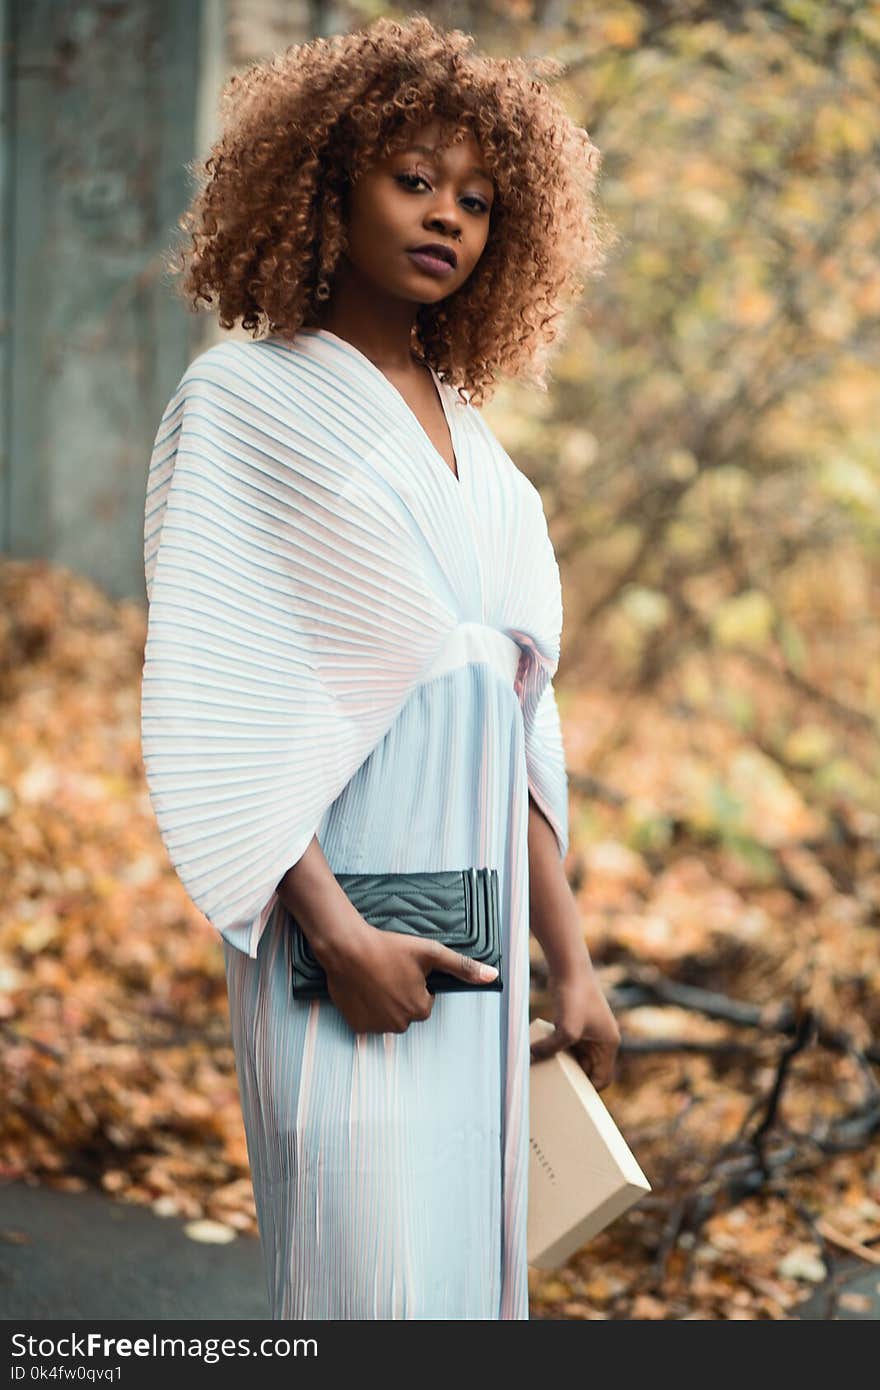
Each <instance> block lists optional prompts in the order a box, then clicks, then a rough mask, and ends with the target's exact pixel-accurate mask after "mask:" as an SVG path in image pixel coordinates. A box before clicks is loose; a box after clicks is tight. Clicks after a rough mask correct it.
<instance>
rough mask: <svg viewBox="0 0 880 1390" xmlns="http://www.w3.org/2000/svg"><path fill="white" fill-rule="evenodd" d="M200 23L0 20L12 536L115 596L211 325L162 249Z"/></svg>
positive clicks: (58, 0) (161, 12)
mask: <svg viewBox="0 0 880 1390" xmlns="http://www.w3.org/2000/svg"><path fill="white" fill-rule="evenodd" d="M205 3H206V4H207V5H208V6H209V7H211V8H212V9H214V10H216V5H213V4H212V0H205ZM202 18H203V16H202V0H182V2H181V3H174V0H127V3H119V4H114V5H107V4H101V3H94V0H92V2H90V0H55V3H50V2H49V0H4V3H3V11H2V21H0V22H2V26H3V34H2V37H3V40H4V43H3V60H2V64H0V68H2V71H0V112H2V121H3V126H2V142H0V178H2V203H0V222H2V231H3V239H4V240H3V249H4V257H3V261H4V275H3V281H2V289H0V315H2V318H0V325H2V327H0V397H2V399H0V407H2V418H0V427H2V440H0V445H2V453H0V547H2V549H3V551H5V553H6V554H9V555H13V556H16V557H41V558H43V557H44V558H47V559H49V560H50V561H51V562H53V563H55V564H59V565H65V566H69V567H70V568H72V569H74V570H77V571H79V572H81V573H84V574H86V575H88V576H89V577H91V578H93V579H94V580H95V581H96V582H98V583H99V584H100V585H101V586H102V587H103V588H104V589H106V590H107V591H108V592H109V593H111V594H113V595H115V596H118V597H121V596H130V597H137V596H143V591H144V584H143V536H142V527H143V494H144V482H145V476H146V466H147V462H148V456H149V447H150V444H151V443H152V439H153V437H154V435H155V430H156V426H157V424H158V421H159V417H160V415H161V413H162V409H163V408H164V405H165V403H166V402H167V399H168V397H169V396H170V394H171V392H172V391H173V389H174V386H175V385H176V382H177V381H178V379H179V377H180V375H181V373H182V372H183V370H184V368H185V366H186V364H187V362H188V361H189V360H190V358H191V357H192V355H193V353H194V351H195V350H197V348H198V346H199V344H200V341H201V334H202V331H203V320H202V319H201V318H200V317H199V316H196V315H192V314H187V312H186V311H185V309H184V308H183V307H182V306H181V305H180V304H179V303H178V302H177V301H176V300H175V298H174V296H173V294H172V293H171V290H170V287H169V284H168V282H167V280H165V279H163V270H162V266H161V264H160V260H159V256H160V253H161V251H162V250H163V249H164V248H165V247H166V246H167V244H168V242H169V239H170V237H171V236H172V235H173V232H174V227H175V223H176V219H177V217H178V216H179V215H180V213H181V212H182V211H183V209H184V208H185V206H186V205H187V203H188V202H189V199H190V196H191V192H192V186H191V183H190V178H189V175H188V173H187V171H186V169H185V167H184V166H185V164H186V162H187V161H188V160H190V159H192V158H193V157H194V154H195V152H196V139H197V121H198V115H199V91H198V83H199V67H200V51H201V47H202V44H203V39H204V35H203V33H202V28H201V26H202ZM209 47H210V46H209Z"/></svg>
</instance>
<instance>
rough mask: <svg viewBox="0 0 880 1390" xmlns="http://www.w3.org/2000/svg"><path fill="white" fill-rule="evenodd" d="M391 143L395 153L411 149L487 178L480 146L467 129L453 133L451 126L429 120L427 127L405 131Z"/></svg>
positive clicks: (488, 173) (453, 129)
mask: <svg viewBox="0 0 880 1390" xmlns="http://www.w3.org/2000/svg"><path fill="white" fill-rule="evenodd" d="M394 143H395V147H396V149H397V150H398V151H400V150H412V151H414V152H415V153H417V154H421V155H426V156H430V157H431V158H433V159H435V160H437V161H438V162H439V163H441V164H448V165H449V166H450V167H459V166H462V165H463V166H466V168H467V171H468V172H474V173H481V174H482V175H483V176H484V177H485V178H487V179H491V174H490V172H489V170H488V169H487V168H486V165H485V162H484V160H483V157H482V150H481V148H480V143H479V141H478V140H477V139H476V138H475V136H474V135H473V134H472V133H471V131H469V130H464V131H458V132H456V131H455V128H454V127H453V126H448V125H447V126H443V125H442V124H441V123H440V122H439V121H431V122H430V123H429V124H427V125H422V126H416V127H414V128H413V129H411V130H409V131H407V132H406V134H405V135H401V136H399V137H398V139H397V140H396V141H395V142H394Z"/></svg>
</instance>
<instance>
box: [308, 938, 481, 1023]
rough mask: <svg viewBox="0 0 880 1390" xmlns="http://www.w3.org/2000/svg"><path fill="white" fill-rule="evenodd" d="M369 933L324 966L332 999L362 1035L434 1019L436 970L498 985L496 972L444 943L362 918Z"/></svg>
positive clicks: (349, 939) (348, 944)
mask: <svg viewBox="0 0 880 1390" xmlns="http://www.w3.org/2000/svg"><path fill="white" fill-rule="evenodd" d="M360 920H361V922H362V923H363V926H364V928H365V930H364V931H358V932H355V933H350V934H349V936H348V938H347V942H346V947H345V949H344V950H343V951H342V952H340V953H338V954H336V955H334V957H333V958H332V959H329V958H328V959H326V960H324V961H322V965H323V967H324V971H325V973H326V976H327V986H328V989H329V992H330V998H331V999H332V1000H333V1003H334V1004H335V1005H336V1007H337V1008H338V1009H339V1011H340V1013H341V1014H342V1015H343V1017H344V1018H345V1019H346V1020H347V1022H348V1024H349V1025H350V1027H351V1028H352V1029H353V1030H354V1032H356V1033H405V1032H406V1030H407V1028H408V1027H409V1025H410V1024H411V1023H414V1022H422V1021H424V1020H425V1019H426V1018H430V1016H431V1010H432V1009H433V1007H434V995H433V994H431V993H430V991H429V990H428V988H427V985H426V976H427V975H428V973H429V971H431V970H443V971H445V972H446V973H447V974H449V975H456V976H458V978H459V979H462V980H467V981H469V982H470V983H471V984H485V983H487V982H488V981H490V980H494V978H495V976H496V975H497V974H498V971H497V970H496V969H495V967H494V966H491V967H490V966H485V965H482V964H481V963H480V962H479V961H475V960H471V959H470V957H469V956H463V955H461V954H460V953H459V952H458V951H453V950H452V949H451V948H450V947H449V946H444V945H442V944H441V943H440V942H439V941H429V940H426V939H425V938H424V937H419V936H409V935H407V934H406V933H404V932H395V931H381V930H380V929H379V928H377V927H373V926H371V925H370V923H369V922H367V921H366V919H365V918H363V917H361V919H360Z"/></svg>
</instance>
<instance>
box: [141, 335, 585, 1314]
mask: <svg viewBox="0 0 880 1390" xmlns="http://www.w3.org/2000/svg"><path fill="white" fill-rule="evenodd" d="M434 380H435V383H436V385H437V389H438V392H439V394H440V399H441V401H442V403H443V407H444V410H445V412H446V418H447V421H448V423H449V426H450V432H451V436H452V441H453V446H454V450H455V455H456V459H457V464H458V472H459V477H458V479H456V477H455V475H454V474H453V473H452V471H451V470H450V468H449V467H448V465H447V464H446V462H445V461H444V460H443V459H442V457H441V456H440V455H439V453H438V452H437V451H436V449H435V448H434V446H433V444H432V443H431V441H430V440H429V438H428V436H427V434H426V433H425V431H424V429H423V428H422V426H421V425H420V423H419V422H418V420H417V419H416V417H415V415H414V413H413V412H412V410H411V409H410V408H409V406H408V405H407V404H406V402H405V401H404V399H403V397H402V396H401V395H400V393H399V392H398V391H397V390H396V388H395V387H394V386H393V385H392V384H391V383H390V382H389V381H388V380H387V378H385V376H384V375H383V374H382V372H381V371H379V369H378V368H377V367H375V366H374V364H373V363H371V362H370V361H369V359H368V358H366V357H365V356H364V355H363V354H362V353H360V352H359V351H358V350H357V349H356V348H354V347H353V346H352V345H351V344H349V343H348V342H346V341H345V340H343V339H341V338H339V337H337V336H336V335H335V334H333V333H331V332H329V331H328V330H325V329H307V330H301V332H300V333H299V334H297V336H296V338H295V339H294V340H293V341H292V342H289V341H287V340H284V339H281V338H279V337H272V338H267V339H264V340H262V341H260V342H245V343H243V342H229V343H223V344H220V345H218V346H216V347H213V348H211V349H209V350H208V351H207V352H205V353H202V354H201V356H199V357H197V358H196V359H195V361H194V362H193V363H191V364H190V367H189V368H188V369H187V372H186V373H185V374H184V377H183V379H182V381H181V383H180V385H179V387H178V389H177V391H176V393H175V395H174V397H173V398H172V400H171V401H170V402H169V404H168V407H167V409H166V411H165V413H164V415H163V418H162V422H161V425H160V427H159V431H158V434H157V436H156V442H155V446H154V449H153V455H152V459H151V465H150V478H149V482H148V487H147V504H146V519H145V533H144V535H145V568H146V576H147V589H148V596H149V599H150V612H149V626H148V636H147V647H146V651H145V661H144V674H143V686H142V747H143V755H144V765H145V769H146V772H147V781H148V786H149V789H150V795H151V799H152V803H153V806H154V810H155V813H156V818H157V822H158V825H159V829H160V832H161V834H162V837H163V840H164V843H165V845H166V847H167V849H168V852H169V855H170V857H171V860H172V862H173V863H174V866H175V868H176V870H177V872H178V874H179V875H180V877H181V880H182V881H183V883H184V885H185V886H186V888H187V890H188V892H189V894H190V896H191V897H192V899H193V901H194V902H195V903H196V904H197V905H198V906H199V907H200V908H201V909H202V911H204V913H205V915H206V916H207V917H208V919H209V920H210V921H211V922H212V923H213V924H214V925H215V926H216V927H217V929H218V931H219V932H220V934H221V936H222V938H223V949H224V956H225V962H226V972H227V981H228V989H229V1006H230V1018H231V1026H232V1037H233V1043H234V1049H235V1057H236V1066H237V1072H238V1080H239V1088H240V1094H241V1103H242V1112H243V1117H244V1125H245V1130H246V1134H247V1143H248V1155H249V1160H250V1165H251V1174H252V1179H253V1185H254V1195H255V1201H256V1209H257V1215H258V1222H259V1230H260V1238H261V1243H262V1249H263V1253H264V1257H265V1266H266V1276H267V1286H268V1293H269V1301H270V1309H271V1316H272V1317H273V1318H275V1319H300V1318H321V1319H364V1318H371V1319H373V1318H382V1319H392V1318H410V1319H476V1318H479V1319H497V1318H507V1319H517V1318H518V1319H524V1318H528V1315H529V1314H528V1283H527V1262H526V1215H527V1201H528V1183H527V1177H528V1155H529V1141H528V1096H529V1045H528V985H529V963H528V932H529V922H528V857H527V825H528V796H529V792H530V791H531V794H532V796H533V798H534V799H535V801H536V802H537V804H538V806H539V807H540V808H541V810H542V811H543V812H544V814H545V815H546V816H547V819H548V820H549V822H550V824H551V825H552V827H553V829H554V831H555V833H556V837H557V841H558V847H559V852H560V854H565V852H566V850H567V844H568V809H567V778H566V771H565V761H564V755H563V748H562V739H561V732H560V726H559V717H558V712H557V708H556V702H555V696H554V692H553V686H552V676H553V674H554V672H555V670H556V666H557V662H558V657H559V642H560V634H561V621H562V606H561V594H560V588H559V572H558V567H557V565H556V560H555V556H554V554H553V549H552V546H551V544H550V541H549V537H548V534H547V527H546V520H545V517H544V512H543V507H542V505H541V499H540V495H539V494H538V493H537V491H536V489H535V488H534V487H533V486H532V484H531V483H530V482H529V481H528V479H526V477H525V475H524V474H522V473H521V472H520V471H519V470H518V469H517V468H516V466H515V465H514V464H513V462H512V460H511V459H510V458H509V457H508V455H507V454H506V453H505V451H504V450H503V448H502V447H501V445H500V443H499V442H498V441H497V439H496V438H495V436H494V435H493V434H492V432H491V431H490V430H489V428H488V426H487V424H486V422H485V421H484V420H483V418H482V416H481V414H480V412H479V411H477V410H476V409H474V408H473V407H472V406H470V405H467V404H464V403H462V402H461V401H460V398H459V397H458V395H457V393H456V392H455V391H454V389H453V388H452V387H451V386H449V385H448V384H446V383H444V382H442V381H441V380H440V379H439V377H437V375H436V373H435V374H434ZM313 834H314V835H317V837H318V840H319V841H320V844H321V846H322V849H323V851H324V854H325V855H326V857H327V860H328V862H329V863H330V865H331V867H332V868H333V869H334V871H336V872H337V873H342V872H415V871H419V870H440V869H456V868H463V867H468V866H470V865H476V866H490V867H495V868H497V869H498V873H499V887H500V896H501V915H502V954H503V962H504V972H503V973H504V988H503V991H502V992H500V993H497V992H490V991H474V992H467V991H465V992H458V993H449V994H438V995H436V996H435V1002H434V1007H433V1011H432V1013H431V1016H430V1018H428V1019H427V1020H424V1021H420V1022H415V1023H413V1024H411V1025H410V1026H409V1028H408V1029H407V1030H406V1031H405V1032H404V1033H401V1034H393V1033H387V1034H382V1035H379V1034H355V1033H354V1032H353V1031H352V1030H351V1028H350V1027H349V1026H348V1024H347V1023H346V1021H345V1019H344V1018H343V1016H342V1015H341V1013H340V1012H339V1010H338V1009H337V1008H336V1007H335V1005H334V1004H333V1003H332V1002H330V1001H327V1000H315V1001H305V1000H297V999H294V998H293V996H292V994H291V984H290V954H289V944H290V919H289V917H288V914H287V913H286V911H285V909H284V907H283V905H282V904H281V903H280V902H279V901H278V899H277V896H276V895H275V892H274V888H275V885H276V884H277V883H278V881H279V880H280V879H281V877H282V876H283V874H284V873H285V872H286V870H287V869H288V868H289V867H290V865H291V864H293V863H295V862H296V861H297V859H298V858H299V856H300V855H301V854H302V853H303V852H304V850H305V849H306V847H307V846H308V844H309V842H310V840H311V837H312V835H313Z"/></svg>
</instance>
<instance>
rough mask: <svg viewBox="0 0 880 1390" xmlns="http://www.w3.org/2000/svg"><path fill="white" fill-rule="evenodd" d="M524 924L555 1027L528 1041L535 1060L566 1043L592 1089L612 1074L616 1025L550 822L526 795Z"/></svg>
mask: <svg viewBox="0 0 880 1390" xmlns="http://www.w3.org/2000/svg"><path fill="white" fill-rule="evenodd" d="M528 846H529V925H530V928H531V930H532V932H533V933H534V935H535V936H536V937H537V939H538V941H539V942H540V943H541V949H542V950H543V952H544V956H545V958H546V960H547V966H548V968H549V971H550V984H551V988H552V991H553V996H554V1005H555V1021H554V1022H555V1030H554V1032H553V1033H551V1034H549V1035H548V1036H547V1037H546V1038H541V1039H539V1041H538V1042H535V1043H533V1044H532V1049H531V1052H532V1057H533V1059H534V1060H535V1061H537V1060H538V1059H539V1058H541V1057H549V1056H550V1055H551V1054H552V1053H554V1052H558V1051H559V1050H560V1049H561V1048H569V1049H570V1050H571V1052H572V1053H573V1055H574V1056H575V1058H576V1059H577V1061H578V1062H579V1063H580V1065H581V1067H582V1068H583V1070H584V1071H585V1072H586V1073H587V1075H588V1076H589V1077H590V1080H591V1081H592V1083H593V1085H594V1086H595V1087H596V1090H597V1091H601V1090H603V1089H604V1088H605V1087H606V1086H607V1085H609V1084H610V1082H612V1081H613V1080H614V1072H615V1065H616V1059H617V1050H618V1047H619V1045H620V1029H619V1028H618V1026H617V1022H616V1020H615V1018H614V1015H613V1014H612V1012H611V1009H610V1008H609V1005H608V1001H607V999H606V998H605V995H604V992H603V990H602V986H601V985H600V983H599V978H598V976H597V974H596V972H595V969H594V967H593V962H592V960H591V959H590V952H589V950H588V948H587V943H586V941H585V940H584V934H583V931H582V929H581V924H580V914H579V913H578V907H577V902H576V901H575V897H574V894H573V893H572V891H571V886H570V884H569V882H568V878H567V876H566V873H565V867H564V865H563V863H562V860H561V859H560V857H559V846H558V845H557V842H556V835H555V833H554V831H553V827H552V826H551V825H550V822H549V821H548V820H547V818H546V817H545V815H544V813H543V812H542V811H541V810H539V808H538V806H537V803H536V802H535V801H534V799H533V798H532V796H531V794H530V795H529V832H528Z"/></svg>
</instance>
